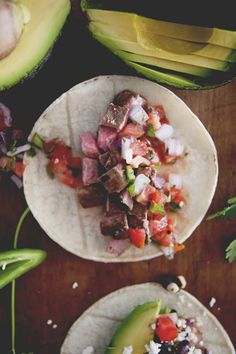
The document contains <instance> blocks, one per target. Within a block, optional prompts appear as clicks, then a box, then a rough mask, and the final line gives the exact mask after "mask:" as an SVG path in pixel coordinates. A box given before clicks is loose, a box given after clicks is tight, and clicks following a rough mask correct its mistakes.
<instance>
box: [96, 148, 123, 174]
mask: <svg viewBox="0 0 236 354" xmlns="http://www.w3.org/2000/svg"><path fill="white" fill-rule="evenodd" d="M120 160H121V156H120V154H119V152H118V151H116V150H114V151H107V152H105V153H104V154H102V155H99V161H100V163H101V165H102V166H103V167H105V169H106V170H110V169H111V168H112V167H114V166H116V165H117V164H118V163H119V162H120Z"/></svg>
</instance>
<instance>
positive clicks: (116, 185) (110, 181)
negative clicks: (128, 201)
mask: <svg viewBox="0 0 236 354" xmlns="http://www.w3.org/2000/svg"><path fill="white" fill-rule="evenodd" d="M100 181H101V182H102V183H103V185H104V187H105V188H106V190H107V191H108V193H115V192H120V191H122V189H124V188H125V187H126V186H127V184H128V181H127V179H126V177H125V173H124V169H123V167H122V165H121V164H118V165H116V166H115V167H113V168H112V169H111V170H109V171H107V172H106V173H104V174H103V175H102V176H100Z"/></svg>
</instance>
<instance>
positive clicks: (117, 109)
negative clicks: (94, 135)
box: [100, 103, 129, 131]
mask: <svg viewBox="0 0 236 354" xmlns="http://www.w3.org/2000/svg"><path fill="white" fill-rule="evenodd" d="M128 112H129V108H128V107H126V106H123V107H121V106H117V105H115V104H114V103H110V104H109V106H108V110H107V112H106V114H105V116H104V117H103V118H102V120H101V123H100V125H103V126H105V127H110V128H114V129H116V130H117V131H120V130H121V129H123V128H124V126H125V125H126V123H127V120H128Z"/></svg>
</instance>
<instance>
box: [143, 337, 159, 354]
mask: <svg viewBox="0 0 236 354" xmlns="http://www.w3.org/2000/svg"><path fill="white" fill-rule="evenodd" d="M145 349H146V351H147V353H148V354H158V353H160V351H161V344H160V343H155V342H154V341H153V340H151V341H150V343H149V344H146V345H145Z"/></svg>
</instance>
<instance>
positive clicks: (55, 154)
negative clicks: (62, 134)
mask: <svg viewBox="0 0 236 354" xmlns="http://www.w3.org/2000/svg"><path fill="white" fill-rule="evenodd" d="M54 143H55V141H54ZM71 156H72V151H71V148H70V147H69V146H67V145H65V144H64V143H62V142H60V141H59V142H56V145H55V148H54V150H53V151H52V152H51V153H50V158H54V159H59V160H67V159H68V158H70V157H71Z"/></svg>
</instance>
